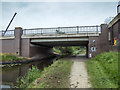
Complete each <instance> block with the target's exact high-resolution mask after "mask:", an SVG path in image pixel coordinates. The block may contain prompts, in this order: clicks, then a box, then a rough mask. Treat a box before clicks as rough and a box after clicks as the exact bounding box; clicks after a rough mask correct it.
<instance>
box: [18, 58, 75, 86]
mask: <svg viewBox="0 0 120 90" xmlns="http://www.w3.org/2000/svg"><path fill="white" fill-rule="evenodd" d="M72 63H73V62H72V61H70V60H58V61H56V62H54V63H53V64H52V65H51V66H49V67H47V68H44V70H43V71H40V70H39V69H37V67H34V66H33V68H32V69H30V70H29V71H28V74H27V75H26V76H25V77H23V78H22V79H18V85H17V87H19V88H68V87H69V74H70V70H71V65H72Z"/></svg>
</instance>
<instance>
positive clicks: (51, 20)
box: [2, 2, 118, 30]
mask: <svg viewBox="0 0 120 90" xmlns="http://www.w3.org/2000/svg"><path fill="white" fill-rule="evenodd" d="M117 4H118V3H117V2H76V3H75V2H46V3H45V2H21V3H20V2H3V3H2V29H3V30H4V29H6V27H7V25H8V23H9V21H10V20H11V18H12V16H13V15H14V13H15V12H17V15H16V17H15V19H14V20H13V22H12V24H11V26H10V27H9V29H14V27H16V26H20V27H22V28H24V29H27V28H41V27H60V26H78V25H79V26H86V25H100V24H102V23H104V21H105V19H106V18H108V17H113V16H116V14H117Z"/></svg>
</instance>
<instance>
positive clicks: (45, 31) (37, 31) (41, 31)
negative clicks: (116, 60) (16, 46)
mask: <svg viewBox="0 0 120 90" xmlns="http://www.w3.org/2000/svg"><path fill="white" fill-rule="evenodd" d="M3 33H4V31H1V32H0V36H2V34H3ZM90 33H96V34H100V33H101V28H100V26H98V25H97V26H74V27H55V28H33V29H23V36H35V35H58V34H59V35H61V34H62V35H65V34H90ZM5 36H6V37H10V36H14V30H8V31H7V32H6V34H5Z"/></svg>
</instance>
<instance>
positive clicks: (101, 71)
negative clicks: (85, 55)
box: [87, 52, 120, 88]
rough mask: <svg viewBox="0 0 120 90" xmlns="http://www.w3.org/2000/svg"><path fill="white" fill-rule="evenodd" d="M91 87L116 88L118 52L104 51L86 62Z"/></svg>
mask: <svg viewBox="0 0 120 90" xmlns="http://www.w3.org/2000/svg"><path fill="white" fill-rule="evenodd" d="M87 69H88V74H89V76H90V81H91V83H92V86H93V88H118V80H119V78H120V76H119V75H118V53H117V52H105V53H102V54H100V55H98V56H96V57H95V58H93V59H92V60H89V61H88V62H87Z"/></svg>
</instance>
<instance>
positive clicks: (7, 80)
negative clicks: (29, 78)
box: [2, 58, 56, 88]
mask: <svg viewBox="0 0 120 90" xmlns="http://www.w3.org/2000/svg"><path fill="white" fill-rule="evenodd" d="M54 61H56V58H51V59H45V60H37V61H35V62H31V63H28V64H21V65H17V66H12V67H9V66H6V67H2V86H3V87H6V88H7V87H10V86H11V84H12V85H16V80H17V78H18V77H23V76H25V75H26V74H27V72H28V70H29V69H30V68H32V65H33V66H37V68H38V69H40V70H43V68H45V67H48V66H49V65H51V64H52V63H53V62H54Z"/></svg>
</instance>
